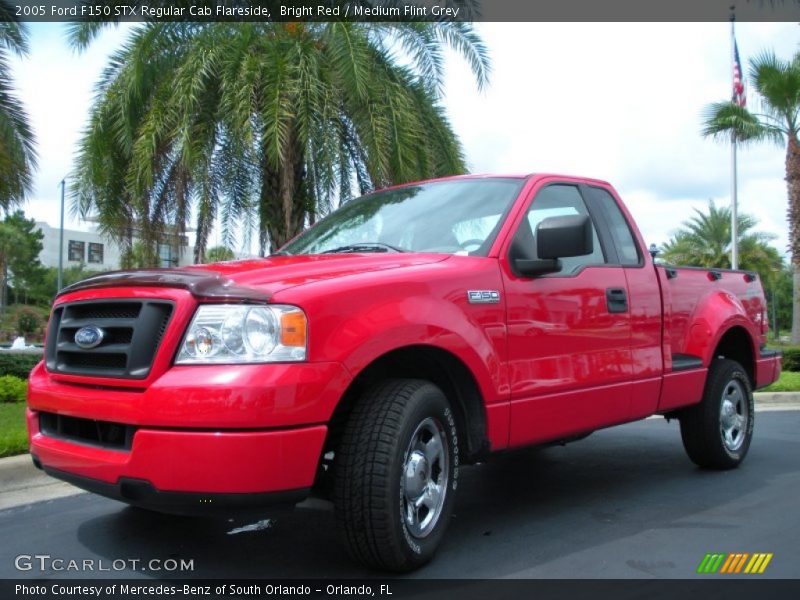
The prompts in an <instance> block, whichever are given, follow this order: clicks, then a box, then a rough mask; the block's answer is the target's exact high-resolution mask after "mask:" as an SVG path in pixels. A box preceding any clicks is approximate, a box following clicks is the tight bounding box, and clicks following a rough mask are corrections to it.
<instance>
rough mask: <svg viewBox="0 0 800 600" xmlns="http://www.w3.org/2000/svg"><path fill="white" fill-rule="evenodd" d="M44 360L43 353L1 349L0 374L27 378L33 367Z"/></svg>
mask: <svg viewBox="0 0 800 600" xmlns="http://www.w3.org/2000/svg"><path fill="white" fill-rule="evenodd" d="M40 360H42V355H41V354H29V353H16V352H14V353H12V352H4V351H2V350H0V376H2V375H13V376H14V377H19V378H20V379H27V378H28V375H30V372H31V369H33V367H35V366H36V364H37V363H38V362H39V361H40Z"/></svg>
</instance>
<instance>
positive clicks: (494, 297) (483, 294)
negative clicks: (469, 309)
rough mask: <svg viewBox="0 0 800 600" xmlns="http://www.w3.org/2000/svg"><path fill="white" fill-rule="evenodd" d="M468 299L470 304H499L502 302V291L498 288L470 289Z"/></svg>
mask: <svg viewBox="0 0 800 600" xmlns="http://www.w3.org/2000/svg"><path fill="white" fill-rule="evenodd" d="M467 300H468V301H469V303H470V304H497V303H499V302H500V292H498V291H497V290H469V291H468V292H467Z"/></svg>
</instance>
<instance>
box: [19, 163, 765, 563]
mask: <svg viewBox="0 0 800 600" xmlns="http://www.w3.org/2000/svg"><path fill="white" fill-rule="evenodd" d="M645 248H646V247H645V244H644V241H643V240H642V236H641V234H640V233H639V231H638V229H637V228H636V226H635V224H634V222H633V220H632V219H631V217H630V214H629V213H628V211H627V209H626V208H625V206H624V204H623V203H622V202H621V201H620V199H619V197H618V196H617V194H616V192H615V191H614V189H613V188H612V187H611V186H610V185H609V184H607V183H605V182H603V181H597V180H593V179H586V178H575V177H564V176H557V175H529V176H465V177H456V178H448V179H442V180H436V181H429V182H421V183H415V184H410V185H404V186H399V187H395V188H391V189H387V190H383V191H379V192H376V193H372V194H369V195H366V196H364V197H362V198H358V199H356V200H353V201H351V202H348V203H346V204H345V205H344V206H343V207H342V208H340V209H339V210H338V211H336V212H334V213H333V214H331V215H330V216H329V217H327V218H325V219H323V220H321V221H320V222H319V223H317V224H316V225H315V226H313V227H312V228H310V229H309V230H307V231H306V232H304V233H303V234H301V235H300V236H298V237H297V238H295V239H294V240H293V241H291V242H290V243H288V244H287V245H286V246H284V247H283V248H282V249H281V251H280V252H278V253H276V254H275V255H273V256H271V257H269V258H266V259H259V260H243V261H233V262H226V263H221V264H214V265H198V266H195V267H191V268H184V269H179V270H171V269H165V270H144V271H128V272H118V273H107V274H100V275H97V276H95V277H91V278H89V279H86V280H84V281H82V282H80V283H77V284H75V285H73V286H71V287H69V288H67V289H65V290H63V291H62V292H61V293H60V295H59V296H58V298H57V299H56V301H55V304H54V306H53V311H52V316H51V318H50V323H49V326H48V331H47V339H46V349H45V357H44V361H43V362H42V363H40V364H39V365H38V366H37V367H36V368H35V369H34V370H33V372H32V373H31V377H30V386H29V392H28V394H29V395H28V404H29V410H28V412H27V419H28V427H29V431H30V448H31V454H32V455H33V460H34V462H35V463H36V465H37V466H40V467H41V468H43V469H44V470H45V471H46V472H47V473H49V474H51V475H53V476H54V477H58V478H61V479H64V480H66V481H69V482H72V483H74V484H76V485H78V486H81V487H83V488H85V489H88V490H91V491H94V492H97V493H99V494H103V495H105V496H109V497H112V498H116V499H119V500H122V501H124V502H127V503H130V504H133V505H138V506H141V507H145V508H149V509H153V510H160V511H165V512H212V511H219V510H231V509H237V508H244V507H248V506H256V507H263V506H265V505H268V504H272V503H290V504H293V503H296V502H298V501H300V500H302V499H304V498H306V497H307V496H308V495H309V494H310V493H312V492H314V493H317V492H318V493H321V494H329V495H330V497H331V498H332V500H333V502H334V506H335V513H336V519H337V523H338V526H339V528H340V530H341V533H342V536H343V538H344V540H345V543H346V545H347V547H348V548H349V550H350V552H351V554H352V555H353V557H354V558H356V559H357V560H359V561H361V562H363V563H365V564H367V565H369V566H373V567H377V568H383V569H390V570H395V571H404V570H410V569H413V568H415V567H418V566H420V565H422V564H424V563H425V562H426V561H428V560H430V558H431V557H432V555H433V553H434V552H435V550H436V547H437V546H438V545H439V543H440V541H441V539H442V536H443V534H444V530H445V528H446V526H447V523H448V521H449V520H450V516H451V512H452V510H453V502H454V499H455V496H456V491H457V487H458V478H459V471H460V469H461V467H462V466H463V465H466V464H469V463H474V462H475V461H478V460H482V459H484V458H485V457H486V456H487V455H488V454H489V453H491V452H497V451H499V450H504V449H509V448H518V447H521V446H528V445H543V444H549V443H554V442H565V441H571V440H576V439H579V438H581V437H584V436H586V435H588V434H589V433H591V432H592V431H594V430H596V429H599V428H603V427H609V426H611V425H616V424H619V423H626V422H629V421H634V420H637V419H644V418H645V417H648V416H650V415H653V414H660V415H664V416H666V417H672V418H677V419H678V420H679V421H680V429H681V436H682V438H683V443H684V446H685V448H686V451H687V453H688V455H689V457H690V458H691V460H692V461H694V462H695V463H696V464H698V465H700V466H701V467H706V468H715V469H728V468H731V467H735V466H737V465H738V464H739V463H740V462H741V461H742V460H743V459H744V457H745V455H746V454H747V450H748V447H749V445H750V440H751V437H752V432H753V418H754V414H753V393H752V392H753V390H754V389H757V388H760V387H763V386H765V385H767V384H769V383H771V382H773V381H775V380H776V379H777V378H778V375H779V372H780V356H779V355H778V354H777V353H776V352H774V351H770V350H768V349H766V348H765V345H764V343H765V334H766V332H767V318H766V305H765V301H764V294H763V290H762V288H761V284H760V282H759V280H758V277H757V276H756V275H755V274H753V273H748V272H744V271H727V270H718V269H697V268H674V267H669V266H660V265H655V264H654V262H653V259H652V257H651V256H650V254H649V253H648V252H647V251H646V250H645Z"/></svg>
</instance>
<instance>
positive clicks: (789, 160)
mask: <svg viewBox="0 0 800 600" xmlns="http://www.w3.org/2000/svg"><path fill="white" fill-rule="evenodd" d="M788 138H789V143H788V145H787V147H786V185H787V188H788V192H789V211H788V213H789V215H788V216H789V248H790V249H791V251H792V271H793V277H792V281H793V290H792V343H793V344H798V343H800V146H798V143H797V136H796V135H795V134H794V132H791V131H790V132H789V135H788Z"/></svg>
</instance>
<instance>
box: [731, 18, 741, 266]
mask: <svg viewBox="0 0 800 600" xmlns="http://www.w3.org/2000/svg"><path fill="white" fill-rule="evenodd" d="M734 9H735V7H734V6H731V64H732V65H735V64H736V36H735V33H734V30H733V27H734V23H735V22H736V14H735V13H734ZM733 71H734V70H733V69H731V74H732V77H733V78H734V81H733V85H734V86H735V85H736V76H735V75H734V74H733ZM736 175H737V173H736V133H735V132H731V268H732V269H738V268H739V231H738V225H739V219H738V206H737V204H738V198H737V189H736V180H737V176H736Z"/></svg>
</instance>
